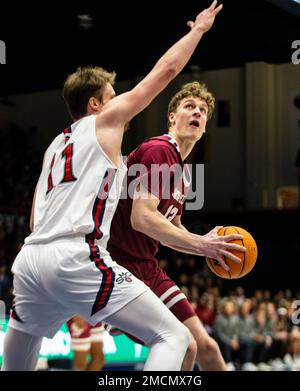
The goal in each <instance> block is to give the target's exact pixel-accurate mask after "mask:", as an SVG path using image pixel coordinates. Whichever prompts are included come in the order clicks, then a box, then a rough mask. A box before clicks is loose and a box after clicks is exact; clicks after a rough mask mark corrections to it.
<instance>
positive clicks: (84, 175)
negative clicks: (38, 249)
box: [25, 115, 127, 256]
mask: <svg viewBox="0 0 300 391" xmlns="http://www.w3.org/2000/svg"><path fill="white" fill-rule="evenodd" d="M126 170H127V168H126V166H125V164H124V162H123V161H122V159H121V164H120V167H119V168H117V167H116V166H115V165H114V164H113V163H112V162H111V160H110V159H109V158H108V157H107V155H106V154H105V153H104V151H103V150H102V149H101V147H100V145H99V143H98V141H97V138H96V116H94V115H91V116H88V117H84V118H82V119H80V120H79V121H77V122H75V123H74V124H73V125H71V126H70V127H69V128H66V129H65V130H64V132H63V133H61V134H60V135H59V136H57V137H56V138H55V139H54V141H53V142H52V143H51V145H50V146H49V148H48V150H47V152H46V155H45V159H44V163H43V169H42V172H41V175H40V178H39V181H38V184H37V189H36V199H35V208H34V229H33V232H32V234H31V235H30V236H28V237H27V238H26V239H25V244H33V243H49V242H51V241H53V240H56V239H59V238H70V239H72V238H81V239H82V240H84V241H86V242H87V243H89V244H90V245H91V244H95V245H98V246H100V248H101V253H102V256H105V255H109V254H108V252H107V250H106V244H107V241H108V239H109V230H110V224H111V220H112V217H113V215H114V213H115V210H116V207H117V204H118V201H119V198H120V193H121V190H122V182H123V179H124V176H125V174H126Z"/></svg>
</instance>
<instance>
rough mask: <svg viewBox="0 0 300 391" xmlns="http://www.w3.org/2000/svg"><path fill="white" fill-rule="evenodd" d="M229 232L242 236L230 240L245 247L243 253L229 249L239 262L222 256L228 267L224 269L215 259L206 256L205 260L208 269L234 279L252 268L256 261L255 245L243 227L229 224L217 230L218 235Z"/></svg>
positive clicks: (223, 276) (228, 233) (218, 274)
mask: <svg viewBox="0 0 300 391" xmlns="http://www.w3.org/2000/svg"><path fill="white" fill-rule="evenodd" d="M230 234H240V235H243V236H244V239H243V240H241V239H237V240H233V241H232V242H230V243H236V244H239V245H241V246H244V247H246V249H247V250H246V252H245V253H242V252H239V251H234V250H233V251H231V252H232V253H233V254H234V255H236V256H237V257H239V258H240V259H241V263H236V262H234V261H232V260H231V259H228V258H227V257H225V256H224V261H225V262H226V264H227V265H228V266H229V267H230V270H228V271H226V270H225V269H223V267H222V266H220V263H219V262H218V261H217V260H215V259H212V258H206V262H207V264H208V267H209V268H210V270H211V271H212V272H213V273H215V274H216V275H217V276H219V277H222V278H228V279H234V278H240V277H243V276H245V275H246V274H248V273H249V272H250V270H252V268H253V267H254V265H255V263H256V258H257V246H256V243H255V240H254V239H253V237H252V236H251V235H250V234H249V232H247V231H246V230H245V229H243V228H240V227H233V226H230V227H223V228H221V229H220V230H219V231H218V235H220V236H223V235H230Z"/></svg>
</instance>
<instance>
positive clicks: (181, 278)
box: [179, 273, 189, 285]
mask: <svg viewBox="0 0 300 391" xmlns="http://www.w3.org/2000/svg"><path fill="white" fill-rule="evenodd" d="M179 281H180V284H182V285H187V284H188V282H189V277H188V275H187V274H185V273H181V274H180V276H179Z"/></svg>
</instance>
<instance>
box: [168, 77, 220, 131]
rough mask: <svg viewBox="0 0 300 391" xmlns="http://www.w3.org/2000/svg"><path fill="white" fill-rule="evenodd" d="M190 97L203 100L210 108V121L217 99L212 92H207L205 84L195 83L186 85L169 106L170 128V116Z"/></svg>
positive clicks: (169, 124)
mask: <svg viewBox="0 0 300 391" xmlns="http://www.w3.org/2000/svg"><path fill="white" fill-rule="evenodd" d="M189 97H195V98H201V99H203V100H204V101H205V102H206V104H207V106H208V115H207V118H208V119H210V118H211V116H212V113H213V111H214V108H215V98H214V96H213V94H212V93H211V92H209V91H208V90H207V87H206V85H205V84H204V83H199V82H198V81H193V82H191V83H187V84H184V85H183V86H182V87H181V90H180V91H178V92H177V93H176V94H175V95H174V96H173V98H172V99H171V101H170V103H169V106H168V128H169V127H170V126H171V123H170V121H169V114H170V113H174V112H175V111H176V109H177V107H178V106H179V104H180V102H181V101H182V100H183V99H185V98H189Z"/></svg>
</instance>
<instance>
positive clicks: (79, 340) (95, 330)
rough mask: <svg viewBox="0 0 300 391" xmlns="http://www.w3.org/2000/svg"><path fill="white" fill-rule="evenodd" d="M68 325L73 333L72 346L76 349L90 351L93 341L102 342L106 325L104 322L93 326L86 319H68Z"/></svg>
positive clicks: (71, 333)
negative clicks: (77, 320) (104, 325)
mask: <svg viewBox="0 0 300 391" xmlns="http://www.w3.org/2000/svg"><path fill="white" fill-rule="evenodd" d="M67 326H68V328H69V332H70V335H71V346H72V349H73V350H74V351H88V350H90V348H91V344H92V343H97V342H102V334H103V332H104V327H103V325H102V323H97V324H96V325H95V326H91V325H90V324H89V323H88V322H86V321H85V320H84V319H81V321H80V323H77V322H75V321H73V319H70V320H68V322H67Z"/></svg>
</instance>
